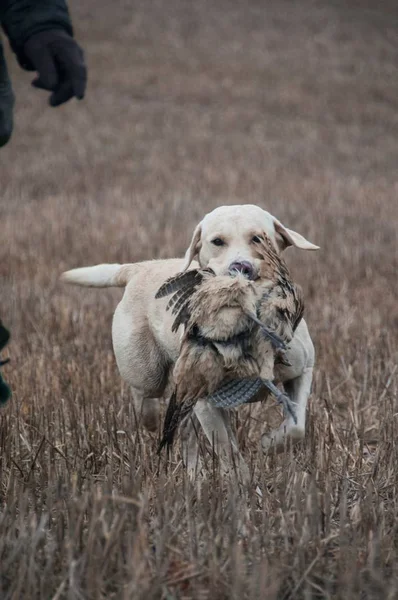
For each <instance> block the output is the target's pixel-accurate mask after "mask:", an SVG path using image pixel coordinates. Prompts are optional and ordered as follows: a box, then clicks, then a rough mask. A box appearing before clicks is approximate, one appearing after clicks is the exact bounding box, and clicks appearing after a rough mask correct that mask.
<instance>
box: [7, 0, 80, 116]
mask: <svg viewBox="0 0 398 600" xmlns="http://www.w3.org/2000/svg"><path fill="white" fill-rule="evenodd" d="M0 21H1V25H2V27H3V29H4V31H5V33H6V35H7V37H8V39H9V41H10V45H11V48H12V50H13V51H14V52H15V54H16V56H17V59H18V62H19V64H20V65H21V67H22V68H24V69H26V70H28V71H37V72H38V77H37V78H36V79H35V80H34V81H33V85H34V86H35V87H38V88H41V89H45V90H49V91H52V92H53V93H52V94H51V97H50V104H51V105H52V106H58V105H59V104H62V103H63V102H66V101H67V100H69V99H70V98H72V97H73V96H76V97H77V98H79V99H81V98H83V96H84V92H85V88H86V81H87V72H86V66H85V63H84V57H83V51H82V49H81V48H80V47H79V46H78V44H77V43H76V42H75V40H74V39H73V27H72V22H71V19H70V15H69V11H68V7H67V5H66V2H65V1H64V0H0Z"/></svg>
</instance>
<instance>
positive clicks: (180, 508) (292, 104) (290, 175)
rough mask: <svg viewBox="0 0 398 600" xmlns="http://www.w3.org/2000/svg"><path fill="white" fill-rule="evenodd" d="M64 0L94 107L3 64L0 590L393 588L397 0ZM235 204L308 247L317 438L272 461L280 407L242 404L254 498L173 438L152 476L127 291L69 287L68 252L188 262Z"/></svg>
mask: <svg viewBox="0 0 398 600" xmlns="http://www.w3.org/2000/svg"><path fill="white" fill-rule="evenodd" d="M70 7H71V10H72V13H73V16H74V22H75V26H76V30H77V35H78V38H79V40H80V41H81V43H82V44H83V45H84V47H85V49H86V53H87V60H88V64H89V76H90V81H89V89H88V93H87V98H86V99H85V100H84V102H81V103H79V104H76V103H74V102H73V103H69V104H68V105H66V106H64V107H62V108H60V109H50V108H49V107H47V106H46V96H45V95H43V93H41V92H38V91H37V90H34V89H32V88H30V80H31V78H32V75H31V74H29V73H25V72H22V71H20V70H19V69H18V67H17V65H16V63H15V60H14V59H13V58H12V57H11V56H10V67H11V71H12V75H13V82H14V87H15V92H16V96H17V105H16V113H15V117H16V127H15V135H14V138H13V140H12V143H11V144H10V145H8V146H6V147H5V148H4V149H2V150H1V151H0V223H1V236H2V237H1V245H0V286H1V287H0V307H1V318H2V319H3V320H4V322H5V323H6V324H7V325H8V326H9V328H10V329H11V332H12V342H11V343H10V345H9V347H8V350H7V352H6V353H5V354H4V356H8V355H9V356H11V358H12V362H11V363H10V365H8V366H7V367H5V368H4V374H5V376H6V378H7V379H8V380H9V382H10V384H11V385H12V388H13V391H14V395H13V398H12V400H11V401H10V402H9V404H8V405H7V406H6V407H5V408H3V409H2V410H1V412H0V597H1V599H2V600H20V599H23V600H25V599H26V600H36V599H39V598H40V599H45V600H49V599H53V600H56V599H57V600H61V599H65V600H66V599H67V600H86V599H87V600H96V599H103V600H105V599H117V600H129V599H142V600H148V599H152V598H153V599H159V600H160V599H163V600H172V599H173V600H174V599H193V600H194V599H209V600H210V599H211V600H224V599H225V600H226V599H233V600H243V599H250V600H251V599H259V600H260V599H261V600H263V599H267V600H289V599H296V598H297V599H305V600H310V599H315V598H316V599H321V598H322V599H323V598H324V599H341V600H351V599H352V600H356V599H358V600H359V599H361V600H384V599H386V600H387V599H389V600H393V599H395V598H397V597H398V521H397V517H398V467H397V465H398V443H397V435H398V401H397V374H398V371H397V364H398V344H397V338H398V335H397V332H398V302H397V296H398V285H397V271H398V243H397V221H398V199H397V196H398V175H397V174H398V169H397V166H398V42H397V27H398V7H397V5H396V2H392V1H391V2H389V1H388V0H385V1H384V2H383V3H378V4H377V3H371V2H366V1H365V0H363V1H361V0H356V1H354V0H352V1H351V2H343V1H342V0H341V1H337V0H303V1H302V2H292V1H289V0H279V1H278V0H269V1H268V2H267V3H265V2H261V1H259V0H247V1H246V2H238V1H236V0H217V1H211V0H196V1H195V2H189V1H188V0H169V1H168V2H162V1H161V0H148V1H144V0H142V1H139V0H133V1H129V2H128V1H127V0H115V1H113V2H105V1H101V2H98V1H94V0H81V1H78V0H74V1H72V0H71V2H70ZM234 203H235V204H236V203H256V204H259V205H260V206H262V207H264V208H266V209H268V210H269V211H270V212H272V213H273V214H275V215H276V216H277V217H278V218H279V219H280V220H281V221H282V222H284V223H285V224H286V225H287V226H288V227H291V228H293V229H296V230H297V231H299V232H301V233H302V234H303V235H305V236H306V237H308V239H310V240H311V241H313V242H314V243H317V244H319V245H320V246H321V248H322V249H321V251H319V252H318V253H305V252H300V251H293V250H291V251H289V252H288V254H287V255H286V256H287V257H288V262H289V264H290V266H291V269H292V273H293V275H294V277H295V279H296V280H297V281H298V282H300V283H301V284H302V285H303V288H304V291H305V295H306V300H307V308H306V318H307V321H308V323H309V326H310V330H311V332H312V334H313V338H314V342H315V344H316V351H317V369H316V375H315V379H314V385H313V393H312V396H311V400H310V403H309V407H308V426H307V430H308V431H307V438H306V440H305V442H303V443H302V444H301V445H299V446H298V447H297V448H295V449H294V450H290V451H287V452H286V453H285V454H283V455H281V456H276V457H275V456H271V457H268V458H265V457H263V456H262V454H261V452H260V435H261V433H262V432H263V431H266V429H267V428H268V427H269V424H270V423H271V421H272V420H275V419H276V418H278V411H277V409H276V408H274V407H273V406H271V404H272V403H270V404H269V405H265V406H255V407H251V408H244V409H242V410H241V411H240V412H239V413H238V414H237V417H236V418H237V426H238V428H239V439H240V442H241V445H242V448H243V451H244V454H245V456H246V458H247V461H248V462H249V464H250V468H251V473H252V481H253V485H252V486H251V487H250V489H248V490H247V495H245V494H243V495H242V494H241V493H240V490H239V489H238V486H237V485H236V483H234V482H233V481H225V480H223V479H222V477H221V476H220V474H219V470H218V465H217V462H216V461H215V460H214V458H213V457H212V456H211V455H209V454H206V453H205V450H203V453H204V458H205V461H206V464H207V471H206V474H205V476H203V477H202V478H200V479H198V481H196V482H194V483H192V482H190V481H188V480H187V479H186V476H185V472H184V469H183V467H182V465H181V461H180V450H179V448H178V446H177V447H176V448H175V451H174V454H173V456H172V461H171V465H170V467H169V469H168V471H167V473H166V471H165V468H164V464H161V467H160V470H159V472H158V460H157V457H156V447H157V442H158V437H157V436H151V435H149V434H147V433H145V432H143V431H142V430H139V429H138V430H137V427H136V425H135V419H134V414H133V409H132V404H131V400H130V396H129V390H128V389H127V388H126V386H125V385H124V384H123V383H122V382H121V380H120V378H119V375H118V372H117V369H116V365H115V361H114V357H113V352H112V344H111V320H112V314H113V310H114V308H115V306H116V304H117V302H118V299H119V298H120V297H121V292H120V290H97V291H93V290H84V289H78V288H70V287H66V286H62V285H61V284H60V283H59V282H58V277H59V274H60V273H61V272H62V271H63V270H65V269H66V268H72V267H75V266H83V265H90V264H96V263H100V262H132V261H138V260H141V259H146V258H159V257H170V256H177V255H182V253H183V252H184V250H185V248H186V246H187V244H188V242H189V239H190V236H191V232H192V229H193V227H194V226H195V224H196V223H197V221H198V220H199V218H200V217H201V216H202V215H203V214H204V213H206V212H207V211H209V210H210V209H212V208H214V207H216V206H218V205H220V204H234ZM256 486H258V487H259V488H260V489H261V492H262V498H260V497H259V496H258V495H257V494H256V493H255V488H256ZM246 504H248V507H249V509H250V510H249V511H246V509H245V505H246ZM242 515H247V517H245V519H246V529H247V531H248V535H247V536H246V537H241V536H239V535H238V528H237V524H238V521H239V520H240V519H241V518H242Z"/></svg>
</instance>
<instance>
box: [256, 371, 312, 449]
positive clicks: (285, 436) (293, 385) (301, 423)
mask: <svg viewBox="0 0 398 600" xmlns="http://www.w3.org/2000/svg"><path fill="white" fill-rule="evenodd" d="M313 370H314V369H313V367H307V368H305V369H303V372H302V373H301V375H299V376H298V377H295V378H294V379H291V380H290V381H285V383H284V388H285V390H286V392H287V394H288V395H289V397H290V399H291V400H292V402H294V404H295V412H296V417H297V423H295V422H294V420H293V417H292V416H291V415H287V417H286V418H285V420H284V421H283V423H282V425H281V426H280V427H278V429H275V430H274V431H271V433H269V434H264V435H263V436H262V438H261V445H262V448H263V451H264V452H269V451H273V450H276V452H280V451H282V450H283V448H284V446H285V443H286V442H289V441H292V442H293V443H295V442H298V441H300V440H302V439H303V438H304V436H305V416H306V409H307V402H308V398H309V395H310V393H311V383H312V375H313Z"/></svg>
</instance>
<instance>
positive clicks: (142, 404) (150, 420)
mask: <svg viewBox="0 0 398 600" xmlns="http://www.w3.org/2000/svg"><path fill="white" fill-rule="evenodd" d="M132 393H133V403H134V413H135V418H136V420H137V425H141V424H142V425H143V426H144V427H145V428H146V429H147V430H148V431H151V432H156V431H158V429H159V424H160V400H159V398H147V397H146V396H144V394H143V393H142V392H141V391H140V390H137V389H135V388H132Z"/></svg>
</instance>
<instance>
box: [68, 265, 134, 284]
mask: <svg viewBox="0 0 398 600" xmlns="http://www.w3.org/2000/svg"><path fill="white" fill-rule="evenodd" d="M136 267H137V265H134V264H131V265H129V264H127V265H118V264H114V265H107V264H105V265H96V266H95V267H82V268H80V269H72V270H71V271H66V272H65V273H62V275H61V281H64V282H65V283H71V284H73V285H81V286H86V287H100V288H105V287H125V286H126V285H127V284H128V282H129V281H130V279H131V277H132V276H133V274H134V273H135V272H136Z"/></svg>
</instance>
